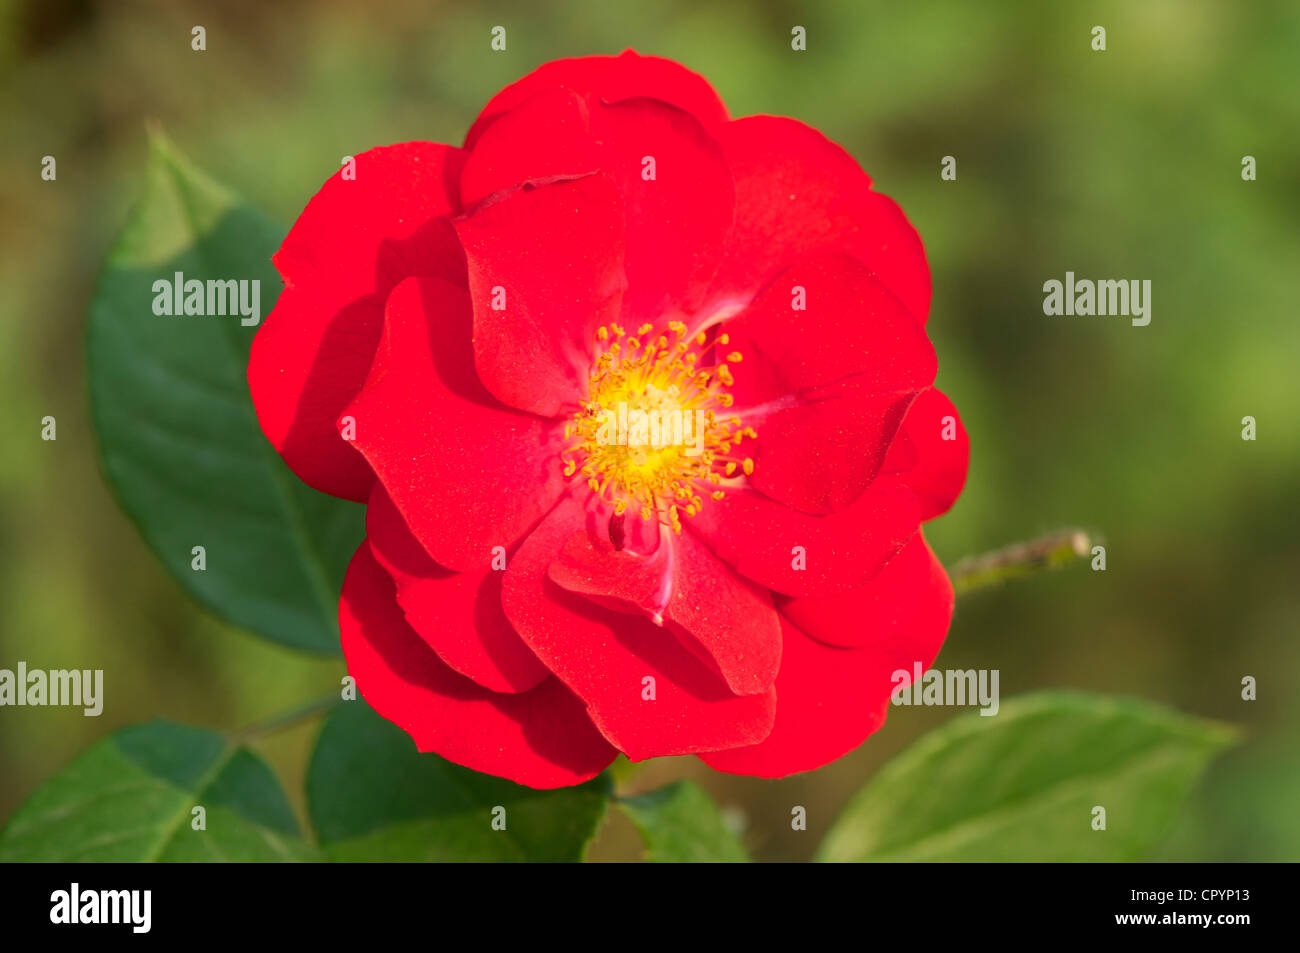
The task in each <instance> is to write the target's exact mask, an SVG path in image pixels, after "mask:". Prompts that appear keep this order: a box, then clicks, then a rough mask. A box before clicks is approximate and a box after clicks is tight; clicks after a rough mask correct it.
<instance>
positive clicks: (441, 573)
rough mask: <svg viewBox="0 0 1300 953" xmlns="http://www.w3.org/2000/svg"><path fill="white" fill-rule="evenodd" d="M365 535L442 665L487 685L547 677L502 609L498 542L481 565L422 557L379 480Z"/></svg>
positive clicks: (521, 688)
mask: <svg viewBox="0 0 1300 953" xmlns="http://www.w3.org/2000/svg"><path fill="white" fill-rule="evenodd" d="M366 537H367V538H368V539H369V540H370V550H371V552H372V553H373V554H374V557H375V559H376V560H377V561H378V562H379V564H380V565H381V566H383V567H384V570H385V571H386V572H387V573H388V574H389V575H390V576H392V577H393V582H394V583H395V584H396V585H397V604H398V605H399V606H401V607H402V611H403V613H405V615H406V621H407V622H408V623H409V624H410V626H411V628H413V629H414V630H415V631H416V632H417V633H419V635H420V638H422V639H424V641H425V642H427V643H428V644H429V647H430V648H431V649H433V650H434V651H435V652H437V653H438V657H439V658H441V659H442V660H443V661H444V662H446V663H447V665H449V666H450V667H451V668H453V669H455V670H456V671H457V672H459V673H460V674H461V675H464V676H465V677H466V678H472V679H473V680H474V681H476V682H478V684H480V685H482V686H483V687H484V688H490V689H492V691H494V692H526V691H528V690H529V689H530V688H535V687H536V686H537V685H539V684H540V683H541V682H542V681H544V680H545V679H546V678H548V677H549V676H550V674H551V673H550V671H549V670H548V669H547V668H546V666H545V665H543V664H542V663H541V662H539V661H538V660H537V656H535V655H534V654H533V653H532V652H531V651H530V650H529V649H528V646H526V645H524V643H523V640H522V639H520V638H519V636H518V635H517V634H515V630H514V628H513V627H512V626H511V625H510V620H509V619H507V618H506V613H505V610H504V609H502V608H501V581H502V580H503V579H504V578H505V568H506V566H507V565H508V557H509V554H508V553H507V552H506V551H505V549H504V547H503V549H502V551H501V552H500V553H499V558H498V555H494V556H493V558H492V563H491V564H490V565H489V564H488V563H486V562H485V563H484V564H483V568H481V569H474V570H470V571H469V572H455V571H453V570H450V569H444V568H443V567H442V566H439V565H438V564H437V563H435V562H434V561H433V560H432V559H430V558H429V554H428V553H427V552H425V550H424V547H423V546H421V545H420V542H419V540H417V539H416V538H415V536H414V535H413V534H412V533H411V530H410V529H409V528H408V527H407V525H406V521H405V520H403V519H402V514H401V513H399V512H398V511H397V507H396V506H394V505H393V501H392V500H390V499H389V498H388V494H387V493H386V492H385V490H384V488H383V486H381V485H376V486H375V489H374V492H373V493H371V495H370V505H369V506H367V507H366Z"/></svg>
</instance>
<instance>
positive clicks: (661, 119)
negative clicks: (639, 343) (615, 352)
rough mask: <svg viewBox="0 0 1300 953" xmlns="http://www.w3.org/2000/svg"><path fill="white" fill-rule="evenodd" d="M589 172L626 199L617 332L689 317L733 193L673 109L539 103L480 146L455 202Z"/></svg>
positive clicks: (712, 156)
mask: <svg viewBox="0 0 1300 953" xmlns="http://www.w3.org/2000/svg"><path fill="white" fill-rule="evenodd" d="M520 142H528V143H530V146H529V148H528V149H520V148H519V143H520ZM593 172H603V173H604V174H605V175H607V176H608V177H609V178H610V180H611V181H612V182H613V183H614V185H615V187H616V188H617V189H618V192H619V194H620V196H621V197H622V203H623V209H624V215H625V217H626V223H627V231H626V238H625V242H624V246H625V249H626V251H625V254H624V270H625V272H626V274H627V281H628V287H627V293H626V295H625V296H624V300H623V314H622V320H623V322H624V323H625V324H628V325H630V326H632V327H637V326H639V325H640V324H641V323H643V322H646V321H648V322H651V323H657V322H659V321H660V319H661V318H662V316H663V315H665V314H667V313H669V312H673V313H677V312H679V311H682V310H686V311H689V310H692V309H693V308H694V307H695V306H696V305H698V304H699V303H700V300H701V299H702V298H703V296H704V293H705V291H706V290H707V286H708V282H709V279H710V278H712V276H713V273H714V271H715V270H716V268H717V266H718V260H719V257H720V256H721V253H722V249H723V245H724V243H725V241H726V239H727V235H728V233H729V232H730V230H731V219H732V204H733V190H732V185H731V172H730V170H729V169H728V168H727V164H726V162H725V160H724V159H723V156H722V149H721V147H720V146H719V145H718V143H717V141H716V140H714V139H713V137H712V136H710V135H709V134H708V132H707V131H706V130H705V129H704V127H703V126H701V125H700V123H699V122H698V121H697V120H696V119H695V118H694V117H693V116H691V115H690V113H687V112H685V111H683V110H681V109H678V108H677V107H676V106H672V105H670V104H668V103H665V102H661V101H659V100H657V99H645V98H636V99H625V100H623V101H621V102H617V103H606V102H601V101H600V100H597V99H591V98H586V97H583V96H580V95H579V94H578V93H575V92H573V91H572V90H569V89H564V88H556V89H549V90H546V91H544V92H541V93H538V94H537V95H536V96H534V97H533V98H531V99H529V100H527V101H526V102H523V103H521V104H520V105H519V106H517V107H516V108H514V109H512V110H510V111H509V112H507V113H505V114H504V115H502V116H501V117H500V118H499V119H497V120H496V122H494V123H493V124H492V126H491V128H489V129H488V130H487V131H486V132H485V133H484V134H483V136H482V137H481V138H480V139H479V140H478V142H477V143H476V145H475V146H474V150H473V151H472V152H471V153H470V155H469V158H468V159H467V160H466V163H465V171H464V174H463V175H462V177H461V197H462V199H463V201H464V203H465V205H466V206H472V205H473V203H475V202H478V201H480V200H482V199H484V198H486V197H487V196H490V195H492V194H493V193H496V192H500V191H501V190H504V189H509V188H512V187H514V186H517V185H519V184H520V183H523V182H544V181H552V180H554V179H556V178H570V177H574V176H581V175H587V174H590V173H593Z"/></svg>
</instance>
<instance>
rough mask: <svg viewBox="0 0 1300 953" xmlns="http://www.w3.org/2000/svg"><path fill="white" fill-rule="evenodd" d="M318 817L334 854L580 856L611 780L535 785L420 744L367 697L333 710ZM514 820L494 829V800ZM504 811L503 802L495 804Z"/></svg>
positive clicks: (322, 747) (315, 775)
mask: <svg viewBox="0 0 1300 953" xmlns="http://www.w3.org/2000/svg"><path fill="white" fill-rule="evenodd" d="M307 800H308V804H309V806H310V811H311V819H312V824H313V825H314V826H315V828H316V833H317V835H318V837H319V840H320V843H321V846H322V847H323V848H324V850H325V853H326V855H327V856H328V857H329V858H330V859H331V860H344V861H420V860H474V861H482V860H546V861H578V860H581V859H582V858H583V855H584V854H585V852H586V845H587V843H588V841H590V840H591V838H592V837H594V836H595V833H596V829H597V828H598V827H599V826H600V822H601V821H602V820H603V819H604V816H605V808H606V804H607V803H608V800H609V784H608V782H607V780H606V779H605V778H604V776H603V775H602V776H601V777H598V778H595V779H594V780H592V781H589V782H588V783H586V784H583V785H580V786H578V787H572V788H560V789H557V790H554V791H535V790H533V789H532V788H526V787H521V786H520V785H518V784H514V783H513V782H511V781H506V780H503V779H501V778H495V777H492V776H490V775H486V774H479V773H478V772H475V771H470V770H469V769H468V768H462V767H460V766H459V765H455V764H452V763H451V762H449V761H446V760H444V759H442V758H440V757H438V756H437V755H434V754H421V753H419V752H417V751H416V750H415V744H414V742H412V741H411V739H410V737H408V736H407V734H406V733H405V732H404V731H402V729H400V728H398V727H397V726H396V725H394V724H392V723H391V722H388V721H385V720H384V719H383V718H380V717H379V716H378V715H376V714H375V713H374V712H373V711H371V709H370V708H369V707H368V706H367V705H366V704H365V702H362V701H360V700H358V701H352V702H347V703H346V704H344V705H343V706H342V707H340V708H338V709H336V710H335V711H334V712H333V713H331V714H330V716H329V718H328V720H327V721H326V722H325V725H324V727H323V728H322V729H321V735H320V740H319V741H318V742H317V744H316V751H315V753H314V754H313V755H312V760H311V766H310V768H309V769H308V771H307ZM497 807H501V808H504V809H505V815H504V819H505V830H494V829H493V819H494V808H497ZM496 813H497V814H499V812H496Z"/></svg>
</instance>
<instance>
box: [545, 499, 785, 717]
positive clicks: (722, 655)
mask: <svg viewBox="0 0 1300 953" xmlns="http://www.w3.org/2000/svg"><path fill="white" fill-rule="evenodd" d="M593 516H594V517H595V523H596V525H595V527H594V529H595V530H596V533H593V532H592V529H593V527H592V525H591V524H592V522H593ZM587 519H588V526H587V527H586V528H584V529H582V530H580V531H578V532H577V533H575V534H574V535H573V536H572V537H570V539H569V540H568V541H567V542H566V543H565V545H564V548H563V550H562V551H561V553H560V555H559V557H558V558H557V559H556V561H554V562H552V563H551V565H550V573H549V574H550V578H551V579H552V580H553V581H555V582H556V583H558V584H559V585H561V586H563V587H564V588H565V589H567V590H568V591H569V592H576V593H580V594H582V595H585V596H587V597H589V598H592V599H594V600H595V601H596V602H598V603H600V604H601V605H606V606H609V607H610V608H615V609H618V610H621V611H624V612H627V611H631V612H634V613H638V614H643V615H645V616H647V617H650V618H651V619H653V620H657V621H658V623H659V624H661V625H663V626H664V627H665V628H666V629H668V630H669V631H670V632H673V633H674V634H676V635H677V636H678V638H679V639H680V640H681V641H682V644H683V645H685V646H686V648H687V649H689V650H690V651H692V652H694V653H696V654H697V655H699V656H700V657H701V658H703V659H704V660H705V661H706V662H707V663H708V664H709V665H710V666H711V667H713V668H714V669H715V670H716V671H717V672H718V673H719V674H720V675H721V676H722V678H723V679H724V680H725V681H726V683H727V686H728V687H729V688H730V689H731V690H732V691H733V692H734V693H735V694H737V695H753V694H757V693H759V692H766V691H767V690H768V688H770V687H771V685H772V682H773V680H774V679H775V678H776V672H777V669H778V668H779V667H780V664H781V625H780V622H779V621H778V619H777V615H776V610H775V609H773V608H772V598H771V595H770V594H769V593H768V591H767V590H766V589H762V588H760V587H758V586H756V585H754V584H753V583H752V582H750V581H749V580H747V579H744V578H743V577H741V576H739V575H737V574H736V573H735V572H734V571H733V570H732V569H731V567H729V566H728V565H727V564H726V563H724V562H722V561H721V560H719V559H718V558H717V557H716V556H714V555H713V553H711V552H710V551H709V550H708V548H707V547H706V546H704V545H703V544H702V543H701V542H700V541H699V540H697V539H696V538H695V537H694V536H692V535H690V534H689V533H683V534H681V535H677V534H674V533H671V532H667V531H665V532H664V533H663V534H662V535H661V537H660V544H659V546H658V548H657V549H655V551H654V552H653V553H651V554H649V555H644V554H641V553H636V552H631V551H628V550H621V551H618V550H615V549H614V548H613V547H612V545H611V544H610V543H609V536H608V533H604V534H603V535H604V539H603V540H602V539H601V538H600V536H599V535H597V534H598V533H599V532H600V531H601V530H602V529H603V528H604V527H608V526H609V513H608V512H605V511H604V510H603V509H602V511H601V512H598V513H596V514H591V513H588V517H587ZM593 536H595V539H594V540H593Z"/></svg>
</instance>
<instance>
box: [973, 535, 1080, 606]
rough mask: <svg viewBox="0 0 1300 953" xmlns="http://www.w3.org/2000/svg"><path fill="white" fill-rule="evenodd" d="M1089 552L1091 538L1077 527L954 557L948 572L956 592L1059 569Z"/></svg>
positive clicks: (986, 586) (984, 587) (996, 584)
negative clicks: (985, 551) (1041, 570)
mask: <svg viewBox="0 0 1300 953" xmlns="http://www.w3.org/2000/svg"><path fill="white" fill-rule="evenodd" d="M1091 551H1092V539H1091V537H1090V536H1089V535H1088V534H1087V533H1085V532H1084V531H1083V530H1081V529H1065V530H1061V531H1059V532H1056V533H1051V534H1049V535H1047V536H1043V537H1040V538H1038V539H1033V540H1030V541H1029V542H1025V543H1013V544H1012V545H1010V546H1004V547H1003V548H1002V549H995V550H994V551H993V552H991V553H983V554H981V555H979V556H967V557H966V558H965V559H961V560H958V561H957V563H956V564H955V565H954V566H953V567H952V569H951V570H950V572H949V576H950V577H951V578H952V585H953V589H955V590H956V592H957V595H959V596H960V595H964V594H966V593H968V592H974V591H975V590H977V589H987V588H989V587H991V586H1000V585H1001V584H1002V583H1004V582H1006V581H1007V580H1008V579H1019V578H1020V577H1021V576H1029V575H1032V574H1034V573H1035V572H1037V571H1039V570H1040V569H1060V568H1061V567H1063V566H1068V565H1069V564H1070V563H1072V562H1074V561H1075V560H1076V559H1080V558H1082V557H1084V556H1087V555H1088V553H1090V552H1091Z"/></svg>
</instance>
